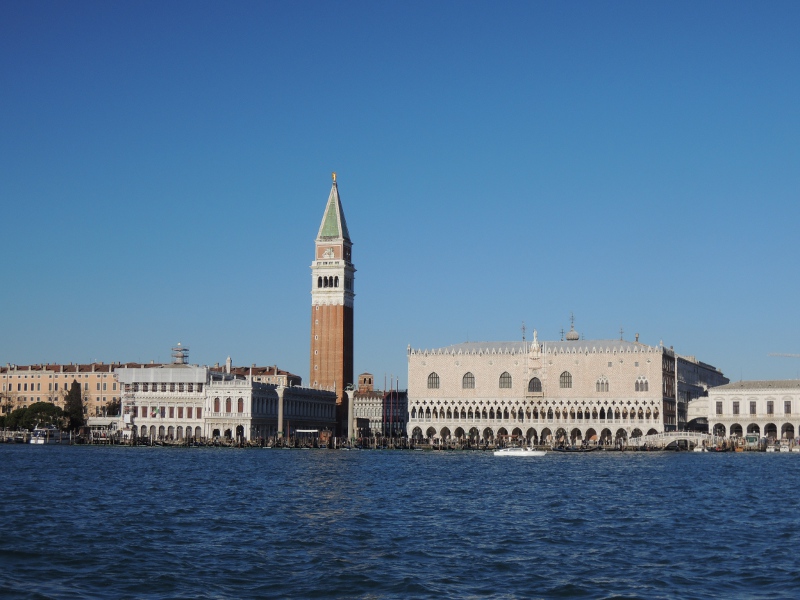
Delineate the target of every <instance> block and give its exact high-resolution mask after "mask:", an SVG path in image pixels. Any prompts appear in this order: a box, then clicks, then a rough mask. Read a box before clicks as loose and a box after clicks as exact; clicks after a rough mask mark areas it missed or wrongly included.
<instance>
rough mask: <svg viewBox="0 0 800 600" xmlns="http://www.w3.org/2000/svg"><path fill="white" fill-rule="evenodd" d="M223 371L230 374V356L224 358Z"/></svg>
mask: <svg viewBox="0 0 800 600" xmlns="http://www.w3.org/2000/svg"><path fill="white" fill-rule="evenodd" d="M225 372H226V373H227V374H228V375H230V374H231V357H230V356H229V357H228V358H226V359H225Z"/></svg>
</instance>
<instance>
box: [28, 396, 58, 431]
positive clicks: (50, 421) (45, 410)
mask: <svg viewBox="0 0 800 600" xmlns="http://www.w3.org/2000/svg"><path fill="white" fill-rule="evenodd" d="M63 416H64V411H63V410H61V408H59V407H58V406H56V405H55V404H50V403H49V402H35V403H33V404H31V405H30V406H29V407H28V408H27V409H25V414H24V415H23V416H22V418H21V419H20V422H19V426H20V427H22V428H23V429H33V428H34V427H36V426H37V425H55V426H56V427H58V426H60V425H61V421H62V418H63Z"/></svg>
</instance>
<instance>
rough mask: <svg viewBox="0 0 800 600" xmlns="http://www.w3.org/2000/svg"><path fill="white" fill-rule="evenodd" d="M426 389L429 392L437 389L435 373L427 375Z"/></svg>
mask: <svg viewBox="0 0 800 600" xmlns="http://www.w3.org/2000/svg"><path fill="white" fill-rule="evenodd" d="M428 389H429V390H438V389H439V375H438V374H436V373H431V374H430V375H428Z"/></svg>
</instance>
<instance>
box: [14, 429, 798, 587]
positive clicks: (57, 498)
mask: <svg viewBox="0 0 800 600" xmlns="http://www.w3.org/2000/svg"><path fill="white" fill-rule="evenodd" d="M798 475H800V455H798V454H764V453H761V454H757V453H746V454H692V453H600V452H596V453H592V454H580V455H574V454H573V455H564V454H556V453H550V454H548V455H547V456H545V457H542V458H522V459H514V458H495V457H493V456H492V455H491V454H489V453H480V452H475V453H468V452H436V453H432V452H407V451H406V452H403V451H391V452H389V451H372V452H367V451H364V452H360V451H352V452H347V451H338V452H336V451H325V450H306V451H303V450H291V451H289V450H233V449H210V448H188V449H170V448H118V447H115V448H97V447H80V446H71V447H63V446H62V447H59V446H42V447H31V446H21V445H3V446H0V494H1V495H0V523H2V536H1V538H0V540H1V541H0V595H2V596H7V597H31V598H63V597H77V598H95V597H121V598H130V597H149V598H230V597H261V598H287V597H297V598H315V597H316V598H329V597H339V598H425V597H437V598H536V597H542V598H553V597H569V598H572V597H583V598H611V597H625V598H678V597H680V598H692V597H694V598H711V597H721V596H724V597H728V598H731V597H733V598H737V597H739V598H744V597H747V598H752V597H762V598H789V597H798V589H799V588H798V586H800V564H799V562H800V561H798V558H797V557H798V552H799V551H800V546H799V545H798V542H799V541H800V540H799V539H798V533H797V529H798V519H799V518H800V517H799V515H800V513H798V490H797V482H798V481H800V478H798Z"/></svg>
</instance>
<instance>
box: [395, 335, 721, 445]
mask: <svg viewBox="0 0 800 600" xmlns="http://www.w3.org/2000/svg"><path fill="white" fill-rule="evenodd" d="M637 337H638V336H637ZM689 363H690V364H692V365H693V367H694V366H697V364H698V363H697V362H696V361H689ZM676 364H677V361H676V354H675V353H674V352H673V351H672V350H671V349H668V348H665V347H664V346H663V345H659V346H649V345H646V344H642V343H639V342H638V341H635V342H629V341H623V340H580V338H579V336H578V334H577V332H575V331H574V330H570V332H569V333H568V334H567V339H566V341H555V342H539V341H538V339H537V338H536V333H535V332H534V340H533V341H532V342H524V341H522V342H477V343H464V344H456V345H453V346H448V347H445V348H439V349H434V350H412V349H411V348H409V349H408V385H409V391H408V395H409V400H408V402H409V422H408V435H409V436H411V437H414V438H417V439H419V438H428V439H431V438H438V439H442V440H447V439H450V438H469V439H471V440H475V441H479V440H480V441H489V442H490V441H494V440H497V439H500V438H505V437H511V438H517V439H525V440H527V441H529V442H532V443H549V442H552V441H558V440H564V441H567V440H571V441H572V442H575V443H578V442H581V441H584V440H586V441H594V442H598V443H604V444H610V443H615V442H616V441H618V440H620V439H622V440H624V439H627V438H629V437H638V436H640V435H647V434H653V433H661V432H663V431H674V430H676V429H677V427H678V424H677V410H676V407H677V402H676V399H677V398H676V389H677V387H678V381H679V374H678V373H677V372H676ZM701 364H702V363H701ZM702 369H703V370H705V371H707V373H706V374H707V375H708V376H709V377H711V376H721V373H720V372H719V371H718V370H716V369H714V368H713V367H711V366H710V365H705V364H702ZM698 376H699V377H702V374H700V375H698ZM725 381H727V380H725Z"/></svg>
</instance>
